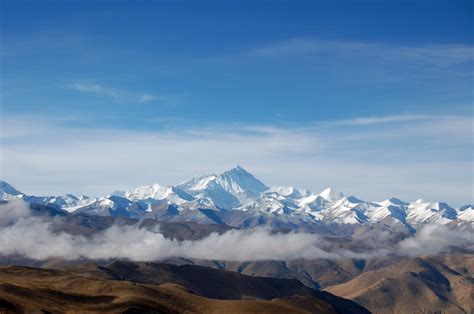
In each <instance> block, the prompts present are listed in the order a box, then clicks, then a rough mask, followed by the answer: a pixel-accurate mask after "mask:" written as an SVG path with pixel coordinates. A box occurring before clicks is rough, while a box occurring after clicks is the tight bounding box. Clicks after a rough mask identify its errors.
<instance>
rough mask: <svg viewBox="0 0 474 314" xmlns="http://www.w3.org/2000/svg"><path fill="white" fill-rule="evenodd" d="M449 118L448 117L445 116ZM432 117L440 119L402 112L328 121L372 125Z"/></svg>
mask: <svg viewBox="0 0 474 314" xmlns="http://www.w3.org/2000/svg"><path fill="white" fill-rule="evenodd" d="M444 118H447V117H444ZM431 119H439V117H437V116H433V115H413V114H411V115H410V114H400V115H385V116H368V117H356V118H352V119H343V120H335V121H328V122H327V123H330V124H334V125H354V126H356V125H360V126H363V125H371V124H387V123H404V122H412V121H424V120H431Z"/></svg>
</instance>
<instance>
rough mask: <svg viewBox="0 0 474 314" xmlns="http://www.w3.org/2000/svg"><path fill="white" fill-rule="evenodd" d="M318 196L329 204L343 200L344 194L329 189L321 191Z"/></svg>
mask: <svg viewBox="0 0 474 314" xmlns="http://www.w3.org/2000/svg"><path fill="white" fill-rule="evenodd" d="M318 195H319V196H321V197H322V198H324V199H326V200H328V201H330V202H335V201H338V200H340V199H342V198H344V194H342V193H341V192H339V191H336V190H335V189H333V188H331V187H329V188H327V189H325V190H324V191H322V192H321V193H319V194H318Z"/></svg>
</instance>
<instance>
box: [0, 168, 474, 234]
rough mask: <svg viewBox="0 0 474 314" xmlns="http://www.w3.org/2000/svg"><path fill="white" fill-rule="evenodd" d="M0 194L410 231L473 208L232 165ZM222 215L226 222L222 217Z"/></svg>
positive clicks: (129, 213)
mask: <svg viewBox="0 0 474 314" xmlns="http://www.w3.org/2000/svg"><path fill="white" fill-rule="evenodd" d="M0 198H1V199H2V200H7V201H8V200H12V199H16V198H23V199H24V200H25V201H27V202H29V203H32V204H43V205H51V206H56V207H58V208H60V209H62V210H65V211H67V212H70V213H75V212H77V213H88V214H98V215H106V216H107V215H110V216H124V217H130V218H154V219H158V220H160V219H162V220H163V219H166V220H170V221H182V220H183V219H187V220H190V221H196V222H199V223H227V224H229V225H231V226H235V227H246V226H255V225H262V224H269V222H271V223H272V224H275V225H276V226H284V227H285V228H290V229H298V228H299V227H301V226H302V225H308V224H310V225H311V224H314V225H315V226H316V225H320V223H321V222H323V223H326V224H332V223H335V224H348V225H354V224H374V223H379V222H382V221H383V222H384V223H387V222H388V223H389V224H393V225H397V226H399V225H400V226H402V227H403V226H405V227H406V229H407V230H408V231H409V232H413V231H414V230H416V229H417V228H418V227H419V226H423V225H426V224H437V225H445V224H449V223H452V222H462V223H465V222H467V225H470V226H471V227H473V226H474V214H473V213H474V210H473V207H472V206H469V205H465V206H462V207H460V208H458V209H454V208H452V207H451V206H449V205H448V204H447V203H444V202H425V201H423V200H421V199H419V200H416V201H414V202H406V201H403V200H400V199H397V198H393V197H392V198H390V199H387V200H384V201H381V202H374V201H364V200H360V199H359V198H357V197H355V196H345V195H344V194H343V193H342V192H339V191H337V190H335V189H334V188H332V187H329V188H327V189H325V190H323V191H322V192H320V193H318V194H315V193H313V192H311V191H309V190H306V189H301V188H296V187H293V186H288V187H283V186H277V187H275V186H273V187H268V186H266V185H265V184H264V183H263V182H262V181H260V180H259V179H257V178H256V177H254V176H253V175H252V174H251V173H250V172H248V171H247V170H245V169H244V168H242V167H241V166H236V167H234V168H232V169H230V170H227V171H225V172H223V173H221V174H217V175H216V174H210V175H203V176H199V177H195V178H192V179H190V180H187V181H184V182H182V183H180V184H178V185H174V186H162V185H160V184H158V183H154V184H151V185H144V186H139V187H137V188H134V189H131V190H127V191H118V192H113V193H111V194H109V195H106V196H102V197H99V198H88V197H83V196H82V197H76V196H74V195H72V194H66V195H64V196H45V197H39V196H30V195H26V194H24V193H22V192H20V191H19V190H17V189H15V188H14V187H13V186H11V185H10V184H8V183H6V182H4V181H0ZM226 219H227V221H226Z"/></svg>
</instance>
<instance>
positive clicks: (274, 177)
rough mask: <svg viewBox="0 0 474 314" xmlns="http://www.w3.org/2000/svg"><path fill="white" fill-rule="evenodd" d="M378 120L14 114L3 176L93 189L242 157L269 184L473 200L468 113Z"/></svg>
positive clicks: (39, 185) (44, 186)
mask: <svg viewBox="0 0 474 314" xmlns="http://www.w3.org/2000/svg"><path fill="white" fill-rule="evenodd" d="M364 119H366V118H360V120H357V121H361V120H364ZM379 119H380V120H381V121H378V123H374V122H373V121H371V122H370V123H368V124H367V123H365V124H362V125H361V124H360V123H359V124H357V123H356V124H355V125H353V124H350V125H348V126H345V127H344V128H341V127H340V125H338V124H339V123H340V121H339V122H338V121H336V122H335V123H334V124H333V125H332V124H331V123H323V124H316V125H314V126H311V127H299V128H278V127H273V126H272V127H270V126H258V125H255V126H252V125H248V126H242V127H233V126H231V127H214V128H212V127H209V128H191V129H184V130H171V131H170V130H169V131H150V132H138V131H126V130H111V129H78V128H71V127H67V126H61V125H57V124H52V123H44V122H43V121H40V120H27V121H22V119H21V118H19V117H17V118H16V119H13V118H11V119H5V120H4V121H5V123H4V124H3V125H2V130H3V134H2V136H3V143H2V147H1V152H2V161H1V170H2V179H4V180H6V181H9V182H10V183H11V184H13V185H14V186H16V187H17V188H18V189H20V190H23V192H25V193H28V194H48V195H50V194H63V193H70V192H72V193H78V194H88V195H92V196H94V195H95V196H99V195H103V194H107V193H110V192H111V191H114V190H121V189H126V188H133V187H135V186H138V185H143V184H149V183H152V182H159V183H161V184H177V183H178V182H181V181H184V180H187V179H189V178H190V177H192V176H197V175H202V174H205V173H211V172H220V171H224V170H227V169H229V168H230V167H233V166H234V165H236V164H241V165H242V166H244V167H246V168H248V170H250V171H251V172H253V173H254V174H255V175H256V176H257V177H259V178H261V179H262V180H263V181H264V182H265V183H267V184H268V185H296V186H300V187H304V188H309V189H311V190H313V191H319V190H322V189H324V188H325V187H327V186H334V187H336V188H338V189H340V190H342V191H343V192H345V193H346V194H349V195H350V194H354V195H357V196H358V197H360V198H362V199H366V200H382V199H386V198H389V197H391V196H397V197H400V198H402V199H405V200H413V199H418V198H424V199H428V200H443V201H447V202H449V203H451V205H453V206H459V205H462V204H464V203H470V202H472V176H473V170H472V158H470V156H472V152H471V149H470V147H471V145H472V143H473V135H472V132H469V130H472V123H473V121H472V118H469V117H466V118H463V117H431V118H429V119H421V120H416V119H413V120H412V121H408V122H406V123H403V124H401V123H399V122H394V121H393V120H394V119H393V117H390V116H389V118H383V117H382V118H379ZM383 120H385V122H384V124H383V128H382V127H380V126H381V123H382V121H383ZM389 121H391V122H390V123H389Z"/></svg>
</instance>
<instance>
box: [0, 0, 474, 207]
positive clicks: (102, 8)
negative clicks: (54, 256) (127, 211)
mask: <svg viewBox="0 0 474 314" xmlns="http://www.w3.org/2000/svg"><path fill="white" fill-rule="evenodd" d="M1 5H2V9H1V22H0V23H1V24H0V25H1V28H2V39H1V84H2V85H1V114H2V125H3V127H2V177H3V178H4V179H6V180H7V181H10V182H11V183H12V184H14V185H16V186H17V187H18V188H19V189H23V190H25V191H26V192H30V193H58V194H59V193H66V192H76V191H78V192H81V193H86V194H100V193H105V192H106V191H110V190H112V189H118V188H126V187H131V186H133V185H135V184H147V183H151V182H154V181H158V182H160V183H162V184H174V183H178V182H179V181H180V180H184V179H186V178H188V177H190V176H193V175H198V174H202V173H206V172H209V171H214V172H219V171H222V170H225V169H227V168H230V167H232V166H233V165H234V164H242V165H243V166H244V167H246V168H248V170H250V171H251V172H254V173H255V174H256V175H258V176H260V177H261V178H262V180H264V181H266V183H267V184H281V185H288V184H292V185H299V186H302V187H307V188H310V189H314V190H317V189H320V188H324V187H325V186H327V185H333V186H335V187H336V188H339V189H341V190H343V191H344V192H346V193H347V194H358V195H359V196H360V197H366V198H380V199H382V198H386V197H390V196H392V195H396V196H399V197H401V198H404V197H405V198H416V197H423V198H427V199H433V200H438V199H443V200H449V201H451V202H454V203H458V204H462V203H467V202H473V199H472V194H473V183H472V182H473V164H472V160H473V153H472V144H473V122H472V121H473V116H472V114H473V112H472V108H473V64H474V31H473V29H474V28H473V2H472V1H464V2H462V1H296V2H295V1H276V2H275V1H220V2H217V1H215V2H204V1H201V2H199V3H198V2H196V1H192V2H191V1H189V2H188V1H175V2H171V1H56V2H54V1H42V2H41V3H40V2H39V1H35V2H25V1H8V0H7V1H2V4H1ZM227 145H230V146H229V147H227ZM169 156H173V157H172V158H171V157H169Z"/></svg>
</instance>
